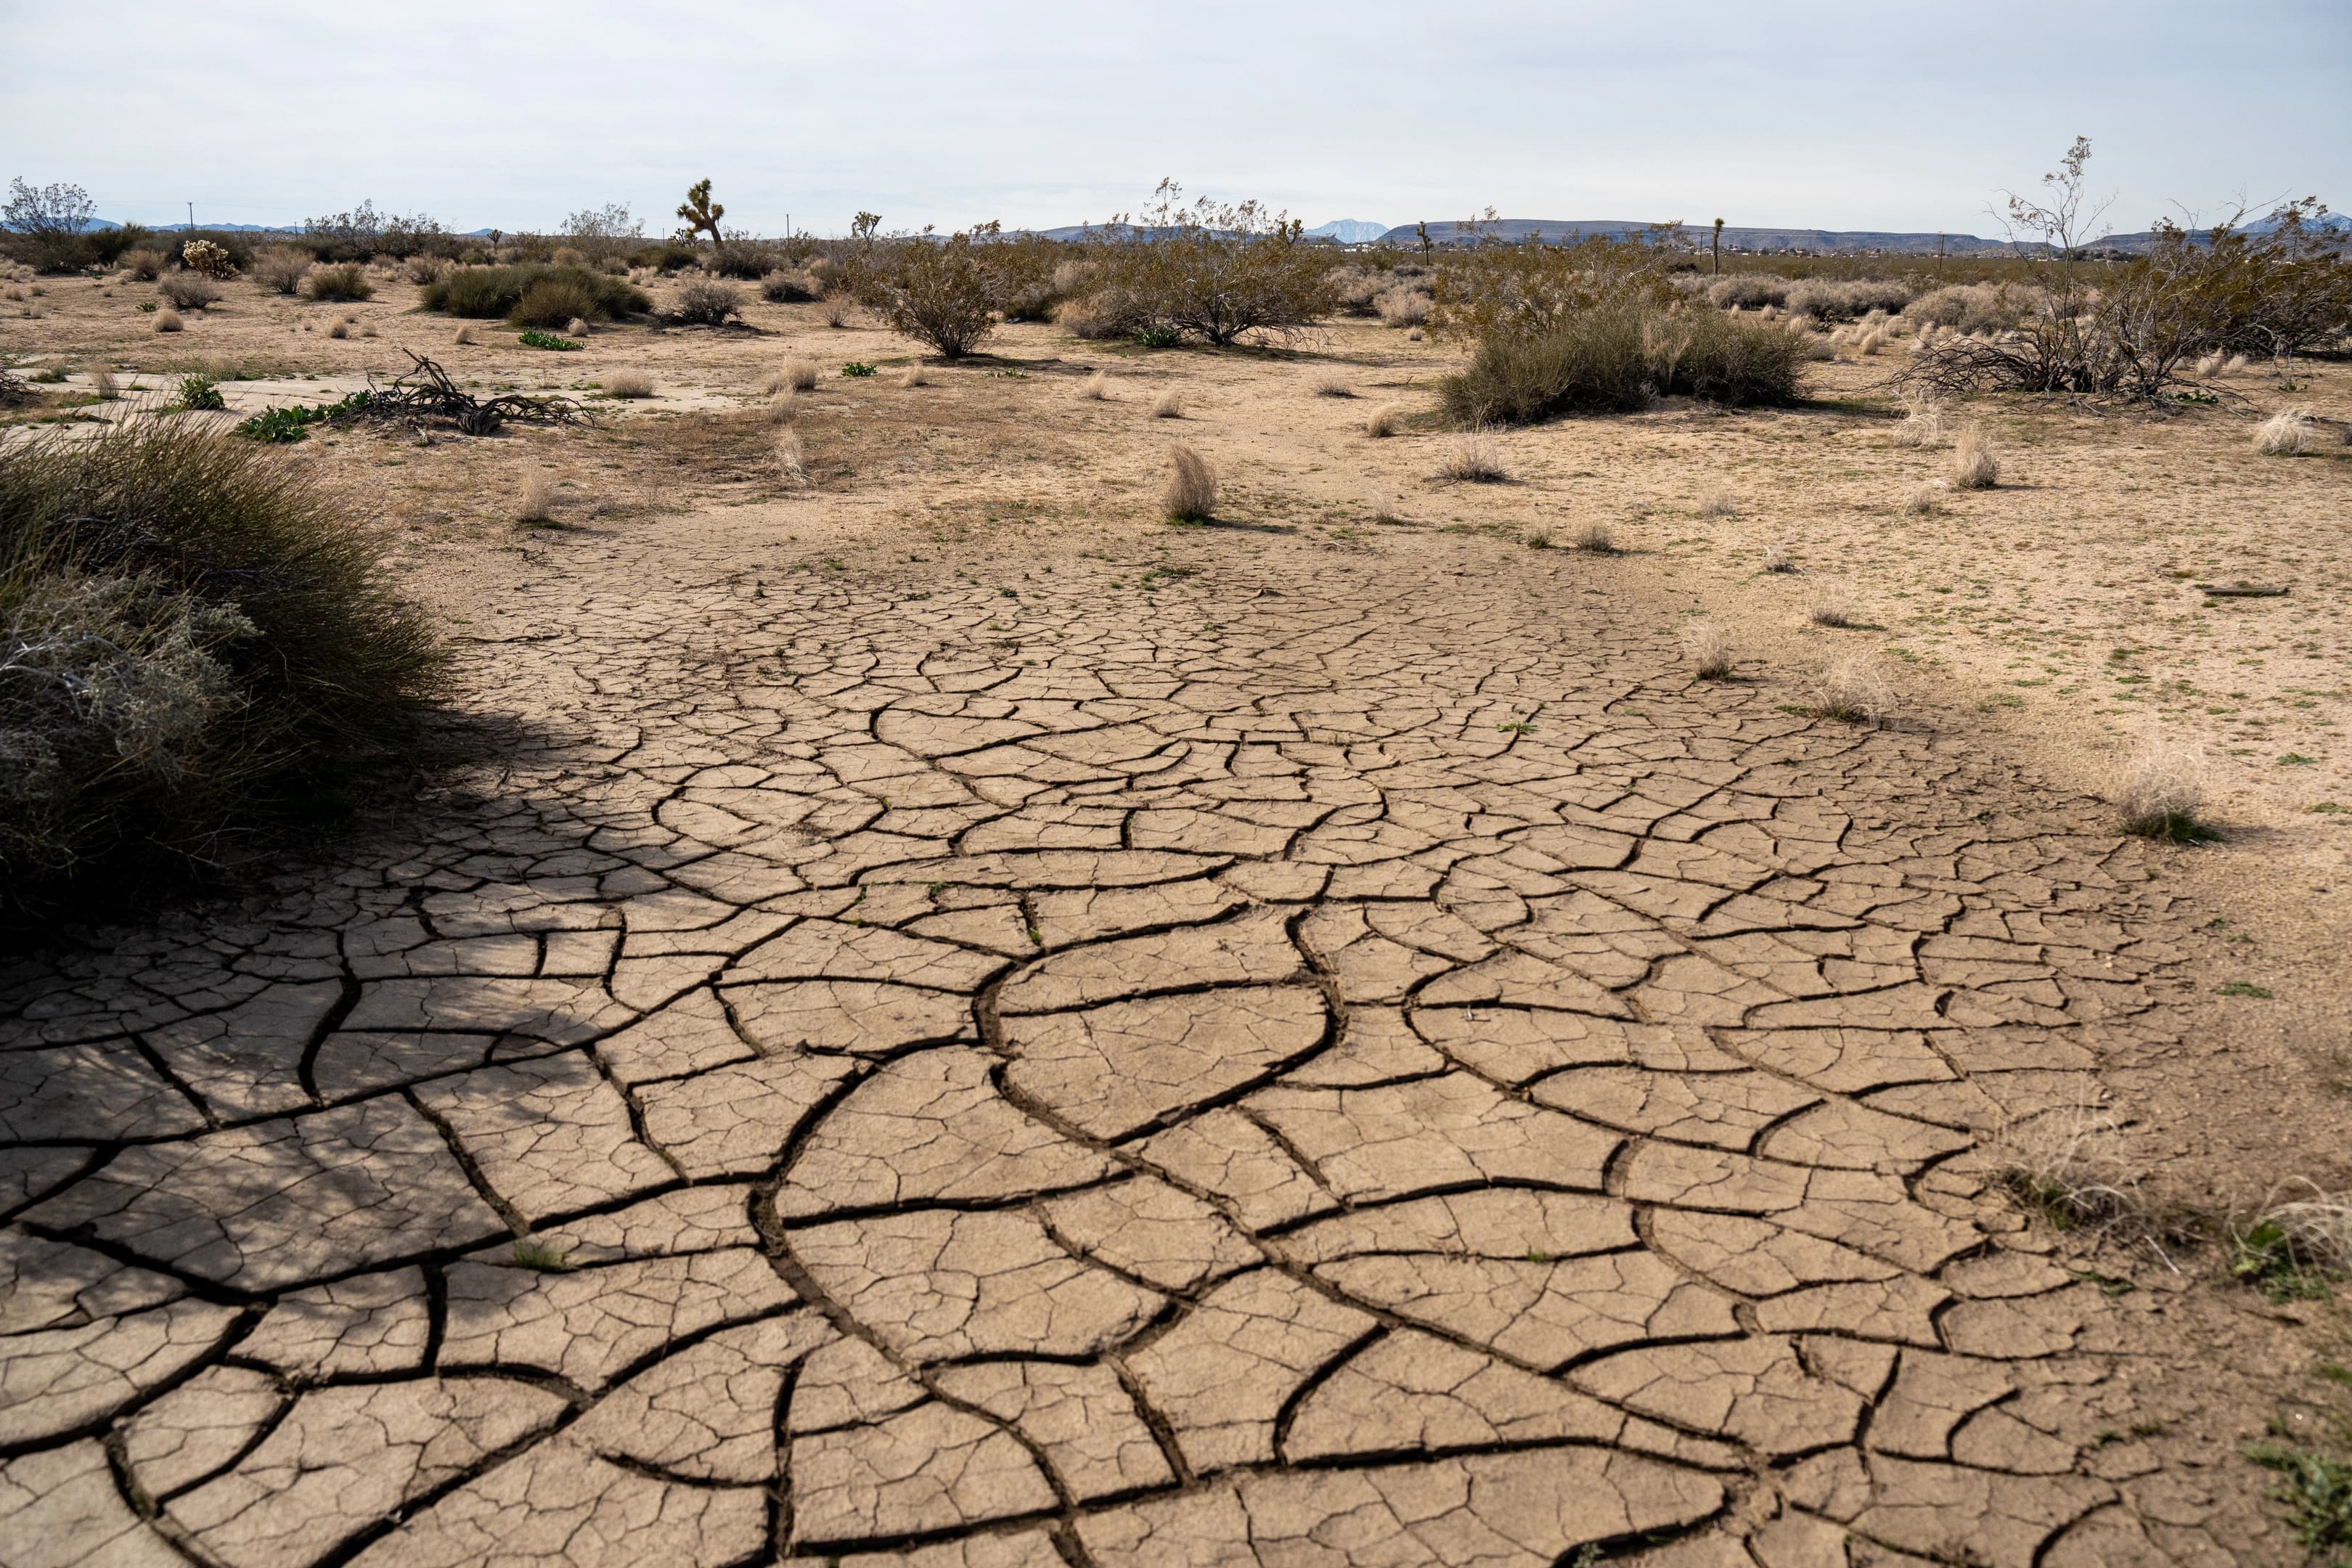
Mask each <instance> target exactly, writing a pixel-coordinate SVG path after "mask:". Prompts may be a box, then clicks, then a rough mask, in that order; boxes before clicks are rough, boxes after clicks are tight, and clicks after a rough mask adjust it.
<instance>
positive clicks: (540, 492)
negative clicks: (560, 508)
mask: <svg viewBox="0 0 2352 1568" xmlns="http://www.w3.org/2000/svg"><path fill="white" fill-rule="evenodd" d="M554 519H555V487H554V486H553V485H551V484H550V483H548V481H547V476H546V475H545V474H533V475H531V476H530V478H528V479H524V480H523V482H522V489H520V490H518V491H516V492H515V501H514V512H513V520H514V521H516V522H518V523H531V522H551V521H554Z"/></svg>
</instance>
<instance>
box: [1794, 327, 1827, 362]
mask: <svg viewBox="0 0 2352 1568" xmlns="http://www.w3.org/2000/svg"><path fill="white" fill-rule="evenodd" d="M1790 337H1791V338H1792V339H1793V340H1794V341H1795V342H1796V345H1797V357H1798V358H1799V359H1801V360H1807V361H1811V362H1812V363H1821V362H1822V361H1824V360H1833V359H1835V358H1837V345H1836V344H1835V343H1833V342H1831V341H1830V337H1829V334H1828V333H1827V332H1814V331H1806V332H1800V333H1791V334H1790Z"/></svg>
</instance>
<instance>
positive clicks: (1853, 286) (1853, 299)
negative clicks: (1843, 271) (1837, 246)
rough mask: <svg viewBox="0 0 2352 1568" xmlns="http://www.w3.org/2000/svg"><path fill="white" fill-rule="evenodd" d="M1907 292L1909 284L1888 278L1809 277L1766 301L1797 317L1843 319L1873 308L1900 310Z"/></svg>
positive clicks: (1905, 302)
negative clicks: (1841, 279)
mask: <svg viewBox="0 0 2352 1568" xmlns="http://www.w3.org/2000/svg"><path fill="white" fill-rule="evenodd" d="M1911 292H1912V290H1911V286H1910V285H1909V284H1907V283H1898V282H1896V281H1895V280H1894V279H1884V278H1857V279H1848V280H1846V281H1843V282H1840V281H1837V280H1835V279H1807V280H1805V281H1803V282H1800V283H1791V284H1790V285H1789V287H1788V289H1787V290H1786V292H1785V293H1784V294H1783V295H1782V297H1781V298H1780V299H1779V300H1772V301H1770V303H1772V304H1776V305H1782V306H1785V307H1787V308H1788V309H1789V310H1791V311H1794V312H1795V313H1797V314H1798V315H1801V316H1819V317H1821V318H1822V320H1823V321H1843V320H1848V319H1851V318H1853V317H1856V316H1864V315H1868V314H1869V313H1870V312H1871V311H1873V310H1901V309H1903V308H1904V307H1905V306H1906V305H1907V304H1909V303H1910V302H1911Z"/></svg>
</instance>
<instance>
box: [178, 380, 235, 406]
mask: <svg viewBox="0 0 2352 1568" xmlns="http://www.w3.org/2000/svg"><path fill="white" fill-rule="evenodd" d="M179 406H181V407H182V408H192V409H196V410H199V411H217V410H219V409H223V408H226V407H227V406H228V405H227V404H226V403H225V402H223V401H222V400H221V395H220V382H219V380H218V379H217V378H215V377H214V376H210V375H206V374H204V373H203V372H201V371H199V372H196V373H195V374H191V375H184V376H182V377H181V378H180V397H179Z"/></svg>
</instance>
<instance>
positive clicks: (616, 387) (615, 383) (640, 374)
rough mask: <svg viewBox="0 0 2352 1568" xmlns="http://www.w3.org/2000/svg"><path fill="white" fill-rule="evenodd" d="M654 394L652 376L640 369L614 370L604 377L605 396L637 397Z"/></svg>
mask: <svg viewBox="0 0 2352 1568" xmlns="http://www.w3.org/2000/svg"><path fill="white" fill-rule="evenodd" d="M604 395H605V396H607V397H626V398H639V397H651V396H652V395H654V378H653V377H652V376H649V375H647V374H646V373H645V372H644V371H641V370H616V371H614V373H613V374H611V375H608V376H606V377H605V378H604Z"/></svg>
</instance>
